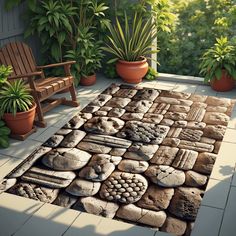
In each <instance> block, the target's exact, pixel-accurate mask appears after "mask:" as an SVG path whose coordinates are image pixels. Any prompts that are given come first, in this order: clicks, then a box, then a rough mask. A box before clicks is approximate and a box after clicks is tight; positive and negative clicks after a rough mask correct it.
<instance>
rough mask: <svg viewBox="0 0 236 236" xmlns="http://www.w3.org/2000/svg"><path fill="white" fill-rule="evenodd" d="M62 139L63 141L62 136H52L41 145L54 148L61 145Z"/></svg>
mask: <svg viewBox="0 0 236 236" xmlns="http://www.w3.org/2000/svg"><path fill="white" fill-rule="evenodd" d="M63 139H64V136H63V135H58V134H54V135H53V136H52V137H51V138H49V139H48V140H47V141H46V142H45V143H44V144H43V145H44V146H46V147H51V148H55V147H57V146H58V145H59V144H60V143H61V141H62V140H63Z"/></svg>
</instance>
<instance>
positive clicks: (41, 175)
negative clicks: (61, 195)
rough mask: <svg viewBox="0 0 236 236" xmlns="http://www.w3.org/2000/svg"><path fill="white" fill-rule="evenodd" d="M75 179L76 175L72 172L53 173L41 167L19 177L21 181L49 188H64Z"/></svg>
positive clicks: (53, 171)
mask: <svg viewBox="0 0 236 236" xmlns="http://www.w3.org/2000/svg"><path fill="white" fill-rule="evenodd" d="M75 177H76V175H75V173H74V172H72V171H55V170H49V169H46V168H43V167H41V168H39V167H32V168H30V169H29V170H28V171H27V172H25V174H24V175H22V176H21V179H22V180H24V181H27V182H32V183H35V184H40V185H42V186H45V187H49V188H65V187H67V186H68V185H69V184H70V183H71V182H72V180H73V179H74V178H75Z"/></svg>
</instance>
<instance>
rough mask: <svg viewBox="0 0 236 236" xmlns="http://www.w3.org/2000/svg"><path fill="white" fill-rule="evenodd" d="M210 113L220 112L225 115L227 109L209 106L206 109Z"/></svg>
mask: <svg viewBox="0 0 236 236" xmlns="http://www.w3.org/2000/svg"><path fill="white" fill-rule="evenodd" d="M206 111H208V112H220V113H225V112H226V111H227V107H220V106H208V107H207V108H206Z"/></svg>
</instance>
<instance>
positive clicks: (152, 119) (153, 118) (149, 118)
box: [142, 113, 163, 124]
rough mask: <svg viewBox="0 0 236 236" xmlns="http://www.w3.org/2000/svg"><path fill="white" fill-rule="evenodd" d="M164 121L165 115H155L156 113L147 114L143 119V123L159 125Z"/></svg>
mask: <svg viewBox="0 0 236 236" xmlns="http://www.w3.org/2000/svg"><path fill="white" fill-rule="evenodd" d="M162 119H163V115H160V114H154V113H146V114H145V115H144V118H143V119H142V121H143V122H148V123H155V124H159V123H160V122H161V120H162Z"/></svg>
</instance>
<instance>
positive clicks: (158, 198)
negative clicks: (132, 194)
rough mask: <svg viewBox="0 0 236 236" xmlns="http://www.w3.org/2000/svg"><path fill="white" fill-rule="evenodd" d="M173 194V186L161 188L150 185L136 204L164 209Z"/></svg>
mask: <svg viewBox="0 0 236 236" xmlns="http://www.w3.org/2000/svg"><path fill="white" fill-rule="evenodd" d="M173 195H174V189H173V188H161V187H158V186H155V185H150V186H149V187H148V189H147V191H146V192H145V193H144V195H143V196H142V198H141V199H140V200H139V201H138V202H137V205H138V206H139V207H142V208H145V209H150V210H155V211H160V210H164V209H167V208H168V206H169V204H170V200H171V198H172V196H173Z"/></svg>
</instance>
